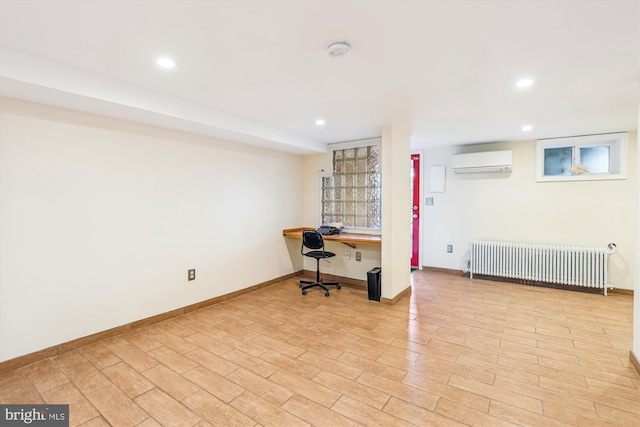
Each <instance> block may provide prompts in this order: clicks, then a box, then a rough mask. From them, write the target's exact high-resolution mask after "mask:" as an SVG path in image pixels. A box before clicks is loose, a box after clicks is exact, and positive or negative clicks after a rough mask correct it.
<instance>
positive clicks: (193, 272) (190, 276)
mask: <svg viewBox="0 0 640 427" xmlns="http://www.w3.org/2000/svg"><path fill="white" fill-rule="evenodd" d="M187 280H196V269H195V268H193V269H191V270H189V271H188V272H187Z"/></svg>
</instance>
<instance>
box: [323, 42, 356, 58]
mask: <svg viewBox="0 0 640 427" xmlns="http://www.w3.org/2000/svg"><path fill="white" fill-rule="evenodd" d="M350 52H351V46H349V43H347V42H344V41H339V42H332V43H330V44H329V47H328V48H327V53H328V54H329V56H330V57H332V58H337V57H339V56H345V55H348V54H349V53H350Z"/></svg>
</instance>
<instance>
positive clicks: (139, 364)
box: [111, 342, 160, 372]
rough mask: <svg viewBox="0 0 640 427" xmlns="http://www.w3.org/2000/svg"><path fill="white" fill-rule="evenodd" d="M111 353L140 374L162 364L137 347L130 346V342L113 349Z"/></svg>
mask: <svg viewBox="0 0 640 427" xmlns="http://www.w3.org/2000/svg"><path fill="white" fill-rule="evenodd" d="M111 351H113V352H114V353H115V355H116V356H118V357H119V358H120V359H122V360H123V361H124V362H127V364H128V365H129V366H131V367H132V368H133V369H135V370H137V371H138V372H142V371H146V370H147V369H150V368H153V367H154V366H156V365H157V364H158V363H160V362H158V361H157V360H156V359H154V358H153V357H151V356H149V355H148V354H147V353H145V352H144V351H142V350H140V349H139V348H138V347H136V346H135V345H133V344H129V343H128V342H127V343H126V344H123V345H119V346H117V347H114V348H112V349H111Z"/></svg>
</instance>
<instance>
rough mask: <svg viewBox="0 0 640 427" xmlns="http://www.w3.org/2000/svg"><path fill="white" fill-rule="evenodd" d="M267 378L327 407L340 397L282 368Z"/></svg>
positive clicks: (330, 390)
mask: <svg viewBox="0 0 640 427" xmlns="http://www.w3.org/2000/svg"><path fill="white" fill-rule="evenodd" d="M269 379H270V380H271V381H273V382H275V383H277V384H279V385H281V386H282V387H284V388H286V389H288V390H291V391H292V392H294V393H297V394H299V395H301V396H304V397H306V398H307V399H309V400H313V401H314V402H317V403H319V404H321V405H323V406H325V407H327V408H328V407H330V406H331V405H333V404H334V403H335V401H336V400H338V398H339V397H340V393H338V392H336V391H334V390H332V389H330V388H328V387H325V386H323V385H321V384H318V383H316V382H314V381H311V380H309V379H307V378H305V377H303V376H300V375H296V374H293V373H291V372H288V371H286V370H284V369H281V370H279V371H278V372H276V373H274V374H273V375H271V376H270V377H269Z"/></svg>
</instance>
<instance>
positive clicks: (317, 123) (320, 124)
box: [316, 119, 325, 126]
mask: <svg viewBox="0 0 640 427" xmlns="http://www.w3.org/2000/svg"><path fill="white" fill-rule="evenodd" d="M324 124H325V121H324V119H318V120H316V126H324Z"/></svg>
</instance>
